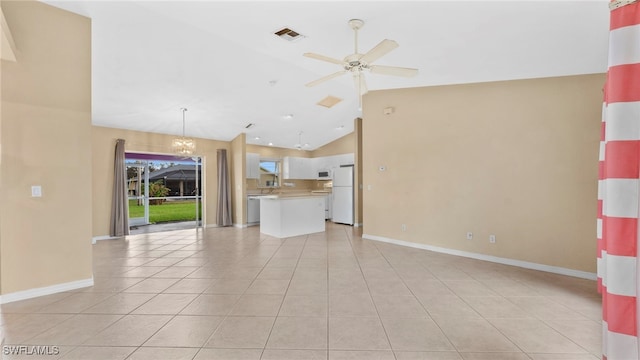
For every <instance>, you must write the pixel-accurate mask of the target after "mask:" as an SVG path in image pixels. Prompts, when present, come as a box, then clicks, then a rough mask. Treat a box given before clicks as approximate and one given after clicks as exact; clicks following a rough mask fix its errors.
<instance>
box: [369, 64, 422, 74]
mask: <svg viewBox="0 0 640 360" xmlns="http://www.w3.org/2000/svg"><path fill="white" fill-rule="evenodd" d="M369 70H370V71H371V72H372V73H374V74H380V75H393V76H404V77H412V76H416V75H418V69H411V68H403V67H397V66H383V65H371V66H369Z"/></svg>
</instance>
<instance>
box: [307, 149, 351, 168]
mask: <svg viewBox="0 0 640 360" xmlns="http://www.w3.org/2000/svg"><path fill="white" fill-rule="evenodd" d="M313 160H314V166H315V172H317V171H318V170H332V169H335V168H339V167H340V166H341V165H353V161H354V155H353V153H348V154H340V155H333V156H322V157H317V158H314V159H313Z"/></svg>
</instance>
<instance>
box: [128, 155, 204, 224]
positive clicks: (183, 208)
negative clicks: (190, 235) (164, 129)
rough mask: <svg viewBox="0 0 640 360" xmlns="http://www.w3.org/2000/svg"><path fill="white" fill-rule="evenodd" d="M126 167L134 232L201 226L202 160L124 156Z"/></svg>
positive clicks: (131, 222)
mask: <svg viewBox="0 0 640 360" xmlns="http://www.w3.org/2000/svg"><path fill="white" fill-rule="evenodd" d="M125 164H126V169H127V189H128V199H129V226H130V228H131V230H132V233H134V232H135V231H136V230H137V232H152V231H153V232H155V231H163V230H174V229H186V228H194V227H200V226H202V219H203V216H202V213H203V211H202V203H203V201H202V200H203V197H202V190H201V189H202V184H203V176H202V169H203V167H202V159H201V158H200V157H197V156H194V157H177V156H173V155H160V154H143V153H125ZM151 230H152V231H151Z"/></svg>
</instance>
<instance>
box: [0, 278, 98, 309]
mask: <svg viewBox="0 0 640 360" xmlns="http://www.w3.org/2000/svg"><path fill="white" fill-rule="evenodd" d="M88 286H93V277H92V278H89V279H84V280H78V281H71V282H68V283H62V284H57V285H51V286H45V287H41V288H35V289H29V290H23V291H16V292H13V293H8V294H4V295H1V296H0V304H6V303H10V302H14V301H20V300H27V299H31V298H35V297H38V296H44V295H51V294H56V293H60V292H64V291H69V290H75V289H80V288H84V287H88Z"/></svg>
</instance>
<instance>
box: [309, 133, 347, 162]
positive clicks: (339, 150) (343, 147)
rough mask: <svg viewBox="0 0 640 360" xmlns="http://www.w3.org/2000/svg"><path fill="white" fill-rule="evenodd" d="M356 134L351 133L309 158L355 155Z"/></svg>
mask: <svg viewBox="0 0 640 360" xmlns="http://www.w3.org/2000/svg"><path fill="white" fill-rule="evenodd" d="M355 139H356V136H355V132H350V133H349V134H347V135H344V136H343V137H341V138H339V139H336V140H334V141H332V142H330V143H328V144H326V145H324V146H321V147H319V148H317V149H315V150H313V151H311V154H310V156H309V157H321V156H332V155H340V154H349V153H355V150H356V141H355Z"/></svg>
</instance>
